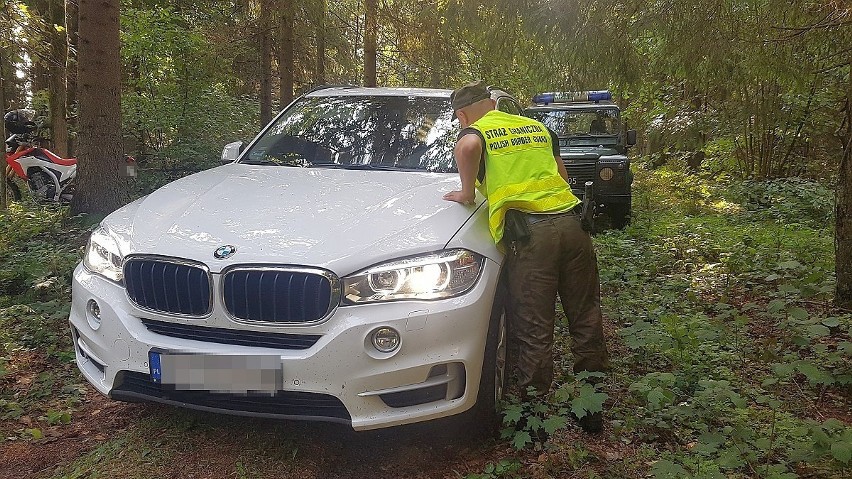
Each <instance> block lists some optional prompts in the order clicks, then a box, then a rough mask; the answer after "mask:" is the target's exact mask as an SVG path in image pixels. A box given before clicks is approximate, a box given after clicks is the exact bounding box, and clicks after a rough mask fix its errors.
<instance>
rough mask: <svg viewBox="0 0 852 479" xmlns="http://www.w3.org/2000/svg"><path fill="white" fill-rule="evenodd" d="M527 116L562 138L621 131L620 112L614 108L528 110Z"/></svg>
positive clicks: (615, 133)
mask: <svg viewBox="0 0 852 479" xmlns="http://www.w3.org/2000/svg"><path fill="white" fill-rule="evenodd" d="M526 115H527V116H529V117H530V118H534V119H536V120H538V121H540V122H542V123H544V125H545V126H547V127H548V128H550V129H551V130H553V131H554V132H556V134H557V136H559V137H560V138H568V137H572V136H599V135H606V136H609V135H618V134H619V132H620V131H621V122H620V121H619V118H618V110H616V109H613V108H600V109H595V110H550V111H543V110H527V112H526Z"/></svg>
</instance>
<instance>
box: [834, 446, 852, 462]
mask: <svg viewBox="0 0 852 479" xmlns="http://www.w3.org/2000/svg"><path fill="white" fill-rule="evenodd" d="M831 456H832V457H834V458H835V459H837V460H838V461H840V462H842V463H843V464H849V461H850V460H852V444H850V443H849V442H848V441H838V442H835V443H834V444H832V445H831Z"/></svg>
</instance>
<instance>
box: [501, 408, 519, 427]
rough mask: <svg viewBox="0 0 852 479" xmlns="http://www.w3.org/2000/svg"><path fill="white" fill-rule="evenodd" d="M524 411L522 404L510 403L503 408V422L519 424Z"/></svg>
mask: <svg viewBox="0 0 852 479" xmlns="http://www.w3.org/2000/svg"><path fill="white" fill-rule="evenodd" d="M523 412H524V408H523V406H521V405H520V404H510V405H509V406H506V408H505V409H504V410H503V424H517V423H518V421H520V420H521V415H522V414H523Z"/></svg>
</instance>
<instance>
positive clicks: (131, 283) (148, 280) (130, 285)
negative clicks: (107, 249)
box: [124, 258, 211, 316]
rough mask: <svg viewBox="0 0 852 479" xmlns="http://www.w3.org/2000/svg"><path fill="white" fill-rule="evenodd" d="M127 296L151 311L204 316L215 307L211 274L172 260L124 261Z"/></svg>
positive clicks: (138, 259) (199, 268) (131, 259)
mask: <svg viewBox="0 0 852 479" xmlns="http://www.w3.org/2000/svg"><path fill="white" fill-rule="evenodd" d="M124 284H125V286H126V287H127V295H128V296H129V297H130V300H131V301H133V302H134V303H136V305H137V306H139V307H140V308H143V309H148V310H151V311H157V312H163V313H172V314H180V315H186V316H204V315H205V314H208V313H209V312H210V309H211V304H210V297H211V286H210V284H211V283H210V273H209V272H208V271H207V270H206V269H204V268H202V267H200V266H194V265H190V264H186V263H180V262H174V261H169V260H168V259H151V258H130V259H128V260H127V261H126V262H125V264H124Z"/></svg>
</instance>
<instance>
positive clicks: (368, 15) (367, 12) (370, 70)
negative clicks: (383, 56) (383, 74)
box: [364, 0, 378, 86]
mask: <svg viewBox="0 0 852 479" xmlns="http://www.w3.org/2000/svg"><path fill="white" fill-rule="evenodd" d="M377 15H378V0H364V86H376V37H377V35H378V22H377V18H376V17H377Z"/></svg>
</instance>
